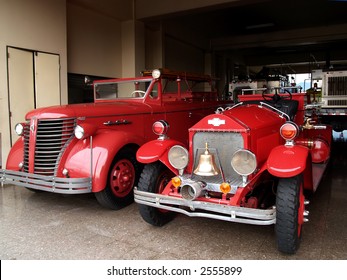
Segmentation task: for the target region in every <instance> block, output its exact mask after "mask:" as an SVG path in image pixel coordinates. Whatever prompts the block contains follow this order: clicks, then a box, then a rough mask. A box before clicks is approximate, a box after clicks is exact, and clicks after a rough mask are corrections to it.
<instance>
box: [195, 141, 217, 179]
mask: <svg viewBox="0 0 347 280" xmlns="http://www.w3.org/2000/svg"><path fill="white" fill-rule="evenodd" d="M193 172H194V174H196V175H200V176H214V175H218V174H219V168H218V167H217V165H216V163H215V161H214V156H213V155H212V154H210V151H209V150H208V147H207V143H206V147H205V152H204V153H203V154H201V155H200V158H199V164H198V166H197V168H196V169H195V170H194V171H193Z"/></svg>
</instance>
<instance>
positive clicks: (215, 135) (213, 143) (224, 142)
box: [193, 131, 244, 190]
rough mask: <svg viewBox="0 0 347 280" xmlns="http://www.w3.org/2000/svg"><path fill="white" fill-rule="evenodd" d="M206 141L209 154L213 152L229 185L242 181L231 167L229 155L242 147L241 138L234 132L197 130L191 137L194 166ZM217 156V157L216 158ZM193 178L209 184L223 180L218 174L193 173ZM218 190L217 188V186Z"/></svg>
mask: <svg viewBox="0 0 347 280" xmlns="http://www.w3.org/2000/svg"><path fill="white" fill-rule="evenodd" d="M206 142H207V144H208V148H209V151H210V153H211V154H215V160H216V163H217V164H218V165H219V163H220V164H221V166H222V170H223V173H224V176H225V178H226V180H227V181H229V183H230V185H232V186H236V185H239V184H240V182H242V178H241V177H240V175H238V174H237V173H236V172H235V171H234V169H233V168H232V167H231V163H230V162H231V157H232V155H233V154H234V153H235V152H236V151H237V150H239V149H241V148H243V147H244V143H243V138H242V135H241V134H240V133H236V132H216V131H214V132H206V131H203V132H197V133H195V135H194V137H193V149H194V168H196V166H197V164H198V161H199V157H200V154H202V153H203V152H204V151H205V149H204V148H205V143H206ZM217 157H218V158H217ZM218 159H219V161H218ZM193 178H194V180H195V179H197V180H202V181H204V182H206V183H210V184H218V186H219V184H220V183H222V182H223V180H222V177H221V176H220V175H216V176H208V177H203V178H202V177H201V176H197V175H193ZM218 190H219V188H218Z"/></svg>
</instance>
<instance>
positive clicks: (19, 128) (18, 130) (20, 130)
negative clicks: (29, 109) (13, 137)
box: [14, 123, 24, 136]
mask: <svg viewBox="0 0 347 280" xmlns="http://www.w3.org/2000/svg"><path fill="white" fill-rule="evenodd" d="M14 130H15V131H16V133H17V135H18V136H21V135H22V134H23V131H24V126H23V125H22V124H21V123H17V124H16V126H15V127H14Z"/></svg>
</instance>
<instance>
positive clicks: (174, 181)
mask: <svg viewBox="0 0 347 280" xmlns="http://www.w3.org/2000/svg"><path fill="white" fill-rule="evenodd" d="M171 183H172V185H173V186H174V187H175V188H178V187H179V186H181V184H182V181H181V178H180V177H173V178H172V179H171Z"/></svg>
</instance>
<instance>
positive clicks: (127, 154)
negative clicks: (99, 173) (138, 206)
mask: <svg viewBox="0 0 347 280" xmlns="http://www.w3.org/2000/svg"><path fill="white" fill-rule="evenodd" d="M141 169H142V165H141V164H140V163H139V162H138V161H137V160H136V155H135V151H134V150H132V149H130V148H125V149H123V150H121V151H120V152H119V153H118V154H117V156H116V157H115V158H114V160H113V162H112V164H111V167H110V170H109V173H108V177H107V185H106V187H105V189H103V190H102V191H100V192H97V193H95V197H96V199H97V200H98V202H99V203H100V204H101V205H102V206H104V207H106V208H110V209H113V210H118V209H121V208H123V207H125V206H127V205H129V204H130V203H132V202H133V200H134V195H133V188H134V185H135V184H137V182H138V179H139V176H140V173H141Z"/></svg>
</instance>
